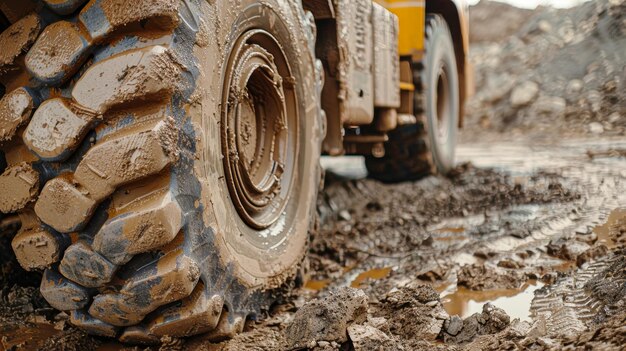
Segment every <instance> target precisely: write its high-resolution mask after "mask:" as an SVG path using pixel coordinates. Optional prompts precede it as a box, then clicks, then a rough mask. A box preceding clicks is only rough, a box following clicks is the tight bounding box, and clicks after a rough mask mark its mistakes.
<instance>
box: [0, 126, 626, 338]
mask: <svg viewBox="0 0 626 351" xmlns="http://www.w3.org/2000/svg"><path fill="white" fill-rule="evenodd" d="M625 152H626V141H624V140H622V139H620V140H617V139H605V140H601V139H598V138H596V139H586V138H585V139H577V140H569V141H567V142H559V143H555V144H542V145H537V144H535V145H532V146H524V143H523V142H521V141H516V142H510V141H500V142H497V143H496V142H490V143H489V144H476V143H473V144H471V145H462V146H461V147H460V149H459V153H460V155H459V157H460V159H461V161H470V160H471V161H472V163H463V164H462V165H461V166H459V167H458V168H457V169H456V170H455V172H453V173H452V174H451V175H450V176H449V177H443V176H433V177H430V178H427V179H424V180H422V181H419V182H413V183H405V184H397V185H387V184H382V183H378V182H376V181H372V180H368V179H364V178H362V175H363V174H364V170H363V168H362V164H361V161H360V160H359V159H350V158H346V159H331V160H325V162H324V164H325V165H326V167H327V168H328V169H329V172H328V174H327V180H326V182H327V186H326V190H325V191H324V193H323V194H322V196H321V197H320V201H319V211H320V215H321V217H322V223H323V225H322V228H321V230H320V232H319V233H317V234H315V236H314V238H313V241H312V244H311V252H310V255H309V261H308V264H309V266H310V270H309V273H310V280H309V282H308V283H307V284H306V285H305V286H304V287H302V288H300V289H298V290H296V291H294V292H293V295H292V296H291V297H290V298H288V299H286V300H285V301H284V302H282V303H280V304H277V305H276V306H275V307H274V309H273V310H272V311H271V313H269V314H268V315H266V316H264V319H263V320H261V321H257V322H255V321H250V322H249V323H248V325H247V327H246V332H245V333H243V334H242V335H240V336H238V337H236V338H235V339H234V340H231V341H226V342H224V343H222V344H211V343H209V342H208V341H205V340H203V339H202V337H197V338H194V339H190V340H164V341H165V344H164V346H162V347H161V348H162V349H180V350H289V349H301V348H309V349H313V350H431V349H441V350H448V349H451V350H466V349H467V350H475V349H492V350H500V349H562V348H565V347H569V348H572V349H585V348H588V347H595V348H598V349H615V350H619V349H620V348H621V347H623V346H624V343H626V339H625V337H624V335H626V333H625V330H624V325H625V322H626V305H625V303H626V248H625V247H624V244H625V243H626V157H625ZM3 240H4V241H6V240H5V239H4V238H3ZM1 252H4V253H5V254H6V252H7V251H6V250H2V251H1ZM16 267H17V266H15V265H14V266H12V271H10V270H9V267H8V266H6V265H5V266H3V274H2V290H1V291H0V299H2V303H1V304H0V306H1V307H0V325H2V327H1V329H0V338H1V339H0V342H1V343H2V345H3V347H4V348H5V349H27V350H30V349H41V350H117V349H121V348H123V346H122V345H118V344H115V343H111V342H109V341H107V340H102V339H94V338H91V337H88V336H86V335H84V334H82V333H81V332H80V331H78V330H76V329H74V328H72V327H71V326H70V325H69V324H67V323H66V319H67V316H65V315H64V314H58V313H57V312H55V311H54V310H52V309H51V308H49V307H48V306H47V304H46V303H45V301H43V299H42V298H41V297H40V295H39V293H38V291H37V289H36V284H37V277H36V276H31V275H28V274H25V273H23V272H21V271H19V268H16ZM15 272H19V273H17V274H16V273H15ZM153 349H157V348H153Z"/></svg>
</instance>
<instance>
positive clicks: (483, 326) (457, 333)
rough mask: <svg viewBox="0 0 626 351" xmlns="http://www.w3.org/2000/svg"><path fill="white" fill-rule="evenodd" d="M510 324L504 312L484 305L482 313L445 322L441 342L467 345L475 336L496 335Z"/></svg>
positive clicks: (455, 317) (509, 318)
mask: <svg viewBox="0 0 626 351" xmlns="http://www.w3.org/2000/svg"><path fill="white" fill-rule="evenodd" d="M510 323H511V317H509V315H507V314H506V312H504V310H502V309H500V308H497V307H495V306H493V305H492V304H489V303H488V304H485V305H484V306H483V311H482V313H475V314H473V315H471V316H470V317H468V318H466V319H465V320H461V319H460V318H459V317H458V316H453V317H452V318H450V319H449V320H447V321H446V322H445V325H444V328H445V329H444V332H443V333H442V335H443V340H444V341H445V342H446V343H458V344H460V343H467V342H470V341H472V340H474V338H476V337H477V336H480V335H488V334H496V333H498V332H500V331H502V330H504V329H505V328H506V327H508V326H509V324H510Z"/></svg>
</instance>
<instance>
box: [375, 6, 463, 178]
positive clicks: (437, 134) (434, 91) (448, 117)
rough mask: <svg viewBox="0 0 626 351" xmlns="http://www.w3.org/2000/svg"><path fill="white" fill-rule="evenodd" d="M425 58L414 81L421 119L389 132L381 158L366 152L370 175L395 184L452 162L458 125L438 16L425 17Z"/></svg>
mask: <svg viewBox="0 0 626 351" xmlns="http://www.w3.org/2000/svg"><path fill="white" fill-rule="evenodd" d="M424 47H425V49H424V50H425V58H424V61H423V62H422V63H421V66H423V68H422V69H421V70H419V71H418V74H417V75H416V78H415V84H416V85H417V86H418V87H421V89H422V90H423V91H424V102H423V103H420V104H416V106H417V108H416V115H421V114H422V110H424V116H425V120H419V118H418V123H417V124H415V125H406V126H401V127H399V128H398V129H396V130H394V131H392V132H391V133H390V134H389V142H387V143H386V145H385V156H384V157H382V158H376V157H373V156H368V157H367V158H366V166H367V169H368V171H369V174H370V176H371V177H372V178H375V179H378V180H381V181H385V182H400V181H407V180H416V179H420V178H423V177H424V176H427V175H429V174H432V173H434V172H439V173H443V174H445V173H448V172H449V171H450V170H451V169H452V168H454V164H455V148H456V143H457V133H458V125H459V106H460V102H459V101H460V100H459V92H460V90H459V77H458V70H457V65H456V57H455V53H454V45H453V42H452V34H451V33H450V29H449V28H448V25H447V24H446V22H445V20H444V19H443V17H441V16H439V15H428V16H427V18H426V41H425V46H424Z"/></svg>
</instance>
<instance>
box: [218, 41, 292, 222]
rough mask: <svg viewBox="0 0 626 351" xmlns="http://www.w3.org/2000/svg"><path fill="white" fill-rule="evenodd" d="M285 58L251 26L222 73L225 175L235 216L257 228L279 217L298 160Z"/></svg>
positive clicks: (289, 78)
mask: <svg viewBox="0 0 626 351" xmlns="http://www.w3.org/2000/svg"><path fill="white" fill-rule="evenodd" d="M287 62H288V61H287V59H286V55H285V52H284V51H283V50H282V48H281V46H280V45H279V44H278V42H277V41H276V39H275V38H274V37H273V36H272V35H271V34H269V33H268V32H266V31H263V30H251V31H248V32H246V33H244V35H242V36H241V37H240V39H239V40H238V41H237V43H236V44H235V46H234V48H233V50H232V53H231V58H230V60H229V62H228V68H227V71H226V73H227V75H226V77H227V79H226V81H225V84H226V86H225V89H224V96H223V106H224V107H223V108H224V109H225V111H224V116H225V118H224V119H223V123H221V134H222V146H223V149H224V150H223V152H224V153H223V155H224V168H225V178H226V182H227V184H228V188H229V193H230V196H231V199H232V201H233V204H234V205H235V208H236V209H237V212H238V214H239V216H240V217H241V219H242V220H243V221H244V222H245V223H246V224H247V225H248V226H250V227H251V228H253V229H257V230H261V229H266V228H268V227H270V226H271V225H273V224H274V223H275V222H276V221H277V220H278V219H279V218H280V216H281V215H282V213H283V211H284V209H285V206H286V205H287V202H288V200H289V196H290V193H291V188H292V183H293V174H294V170H295V165H296V164H297V159H296V157H297V154H298V153H297V152H298V150H297V148H298V127H299V126H298V123H299V115H298V108H297V99H296V93H295V89H294V82H295V79H294V78H293V77H292V75H291V72H290V70H289V67H288V65H287Z"/></svg>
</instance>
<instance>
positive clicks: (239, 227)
mask: <svg viewBox="0 0 626 351" xmlns="http://www.w3.org/2000/svg"><path fill="white" fill-rule="evenodd" d="M236 6H237V7H238V8H237V9H233V4H231V3H229V2H216V3H215V5H211V6H210V7H209V8H208V9H207V10H208V11H209V12H210V13H212V14H213V15H211V14H209V16H210V17H209V18H208V20H207V21H206V22H205V25H207V26H208V34H209V38H210V40H209V42H208V46H207V47H205V48H201V49H199V50H197V56H198V57H199V61H200V62H199V65H200V67H201V79H199V82H198V85H199V86H200V87H207V88H206V89H205V90H203V92H202V102H201V105H202V106H201V108H200V113H201V116H196V117H194V118H195V119H198V118H199V125H200V126H201V127H200V128H199V129H200V130H199V131H198V132H199V133H200V134H199V135H202V143H203V145H204V148H203V149H204V154H203V155H202V157H201V159H200V160H199V162H196V171H197V172H198V173H199V174H200V177H199V178H201V179H203V182H202V183H203V196H202V199H203V203H204V206H205V207H206V211H205V213H204V221H205V225H208V226H211V227H212V228H213V229H214V231H215V236H216V238H215V239H216V240H215V244H216V246H217V247H218V249H219V252H220V256H221V259H222V260H223V264H224V265H225V266H228V267H234V270H233V272H234V273H235V274H236V275H237V276H238V277H239V278H240V280H242V282H243V283H244V284H246V285H248V286H265V287H268V285H269V287H275V286H277V285H280V284H282V283H283V282H284V280H285V279H286V278H287V277H288V276H289V275H291V274H293V272H295V269H296V268H297V265H298V264H299V262H300V261H301V260H302V258H303V256H304V254H305V251H306V243H307V240H308V228H309V224H310V222H311V220H312V215H313V213H312V211H313V210H314V208H315V207H314V206H315V205H314V204H315V198H316V196H317V190H318V184H319V176H318V173H319V170H318V165H319V157H320V150H321V129H320V121H319V100H318V99H317V96H318V93H317V90H318V88H317V82H316V73H315V59H314V57H313V53H312V51H311V50H310V45H309V42H308V41H307V38H309V33H307V28H306V23H305V22H304V16H303V11H302V9H301V8H300V7H299V5H297V4H295V3H291V2H283V1H278V0H262V1H252V0H246V1H242V2H241V3H239V4H238V5H236ZM214 16H217V18H221V20H220V21H214V20H211V17H214ZM209 22H211V23H209ZM252 28H254V29H258V28H261V29H265V30H266V31H268V32H269V33H270V34H272V35H273V36H274V37H275V38H276V39H277V41H278V42H279V44H280V45H281V46H282V48H283V50H284V52H285V54H286V56H287V60H288V61H289V64H290V69H291V73H292V76H293V77H294V78H296V81H297V82H299V83H300V84H296V88H295V90H296V98H297V100H298V102H297V108H298V110H299V115H300V120H299V131H298V134H299V136H298V140H299V145H298V160H297V161H296V162H297V163H296V165H295V174H294V177H293V180H292V184H291V186H292V190H291V194H292V196H291V199H290V200H289V202H288V204H287V207H286V209H285V211H284V213H283V215H281V218H280V219H279V221H278V222H277V223H276V224H274V225H272V226H271V227H270V228H269V229H267V230H266V231H265V232H264V233H263V234H264V235H276V234H277V233H282V235H284V239H283V240H282V241H281V242H279V243H278V244H276V245H274V246H272V247H269V246H268V247H259V246H258V245H257V244H254V243H252V242H251V241H250V240H248V239H247V238H248V237H247V235H254V234H255V233H254V232H255V231H254V230H252V229H251V228H250V227H249V226H248V225H246V224H245V223H244V222H243V220H242V219H241V218H240V217H239V215H238V212H237V210H236V208H235V206H234V204H233V202H232V200H231V196H230V193H229V188H228V185H227V183H226V177H225V169H224V165H223V159H222V152H221V151H222V145H221V140H222V139H221V136H220V134H221V128H220V124H221V123H223V108H222V107H223V106H222V103H221V100H222V96H223V90H224V89H228V87H224V86H223V84H222V82H223V81H224V79H225V74H226V68H227V67H226V66H227V64H226V63H227V62H228V60H229V58H230V52H231V50H232V48H233V46H234V43H235V42H236V41H237V39H238V38H239V37H240V36H241V35H242V34H243V33H245V32H246V31H247V30H248V29H252ZM217 65H219V66H217ZM280 228H284V229H283V230H284V231H281V229H280Z"/></svg>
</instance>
